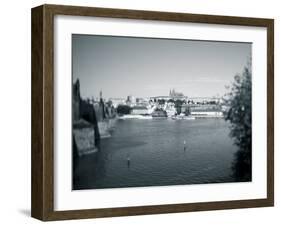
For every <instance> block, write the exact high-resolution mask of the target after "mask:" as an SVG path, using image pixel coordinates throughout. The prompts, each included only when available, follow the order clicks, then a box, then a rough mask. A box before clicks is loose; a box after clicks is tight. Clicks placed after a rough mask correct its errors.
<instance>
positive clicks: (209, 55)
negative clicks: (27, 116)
mask: <svg viewBox="0 0 281 226" xmlns="http://www.w3.org/2000/svg"><path fill="white" fill-rule="evenodd" d="M251 61H252V43H250V42H226V41H224V42H223V41H208V40H185V39H165V38H148V37H121V36H104V35H86V34H72V189H73V190H82V189H106V188H128V187H147V186H171V185H194V184H210V183H242V182H243V183H245V182H251V181H252V62H251Z"/></svg>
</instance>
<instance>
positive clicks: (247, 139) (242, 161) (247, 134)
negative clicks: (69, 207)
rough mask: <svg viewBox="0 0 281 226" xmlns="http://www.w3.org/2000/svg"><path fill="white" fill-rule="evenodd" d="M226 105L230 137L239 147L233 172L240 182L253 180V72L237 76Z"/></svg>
mask: <svg viewBox="0 0 281 226" xmlns="http://www.w3.org/2000/svg"><path fill="white" fill-rule="evenodd" d="M225 104H226V105H227V106H229V108H228V110H227V111H226V113H225V119H226V120H228V121H229V122H230V123H231V133H230V136H231V137H233V139H234V143H235V144H236V145H237V146H238V148H239V149H238V151H237V153H236V155H235V161H234V163H233V172H234V174H235V177H236V178H237V180H239V181H249V180H251V177H252V176H251V174H252V173H251V172H252V170H251V169H252V71H251V68H250V66H247V67H245V68H244V71H243V73H242V74H241V75H238V74H237V75H235V77H234V82H233V84H232V87H231V90H230V92H229V93H228V94H227V95H226V98H225Z"/></svg>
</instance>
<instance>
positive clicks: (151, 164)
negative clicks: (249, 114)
mask: <svg viewBox="0 0 281 226" xmlns="http://www.w3.org/2000/svg"><path fill="white" fill-rule="evenodd" d="M111 135H112V136H111V137H110V138H105V139H102V140H101V141H100V144H99V148H98V149H99V150H98V152H96V153H94V154H90V155H86V156H82V157H80V158H79V159H77V161H74V163H73V164H74V172H73V189H93V188H119V187H139V186H160V185H180V184H203V183H219V182H233V181H235V178H234V177H233V176H232V175H233V173H232V168H231V166H232V162H233V161H234V154H235V153H236V152H237V147H236V146H235V145H234V144H233V141H232V139H231V138H230V137H229V124H228V123H227V122H225V120H224V119H216V118H213V119H196V120H170V119H150V120H138V119H129V120H118V121H117V122H116V126H115V129H114V130H113V131H112V134H111ZM128 159H129V161H128Z"/></svg>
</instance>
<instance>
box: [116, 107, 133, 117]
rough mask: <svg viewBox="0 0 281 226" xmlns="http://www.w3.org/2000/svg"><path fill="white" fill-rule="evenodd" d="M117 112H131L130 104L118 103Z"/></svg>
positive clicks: (124, 113)
mask: <svg viewBox="0 0 281 226" xmlns="http://www.w3.org/2000/svg"><path fill="white" fill-rule="evenodd" d="M117 113H118V114H121V115H127V114H130V113H131V108H130V107H129V106H128V105H118V107H117Z"/></svg>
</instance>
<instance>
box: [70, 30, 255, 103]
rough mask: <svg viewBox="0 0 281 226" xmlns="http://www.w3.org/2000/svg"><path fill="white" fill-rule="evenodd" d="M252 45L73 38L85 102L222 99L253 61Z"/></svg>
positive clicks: (75, 72)
mask: <svg viewBox="0 0 281 226" xmlns="http://www.w3.org/2000/svg"><path fill="white" fill-rule="evenodd" d="M251 48H252V45H251V44H250V43H236V42H214V41H194V40H175V39H152V38H136V37H116V36H97V35H80V34H73V35H72V76H73V77H72V79H73V82H75V81H76V79H77V78H78V79H79V81H80V93H81V96H82V97H83V98H90V97H99V93H100V91H101V90H102V93H103V97H104V98H106V99H108V98H126V97H127V96H128V95H132V96H135V97H153V96H167V95H169V91H170V89H175V90H176V91H177V92H182V93H183V94H184V95H185V96H188V97H214V96H222V95H224V94H225V93H226V92H227V90H226V88H225V87H226V86H227V85H230V84H231V82H232V81H233V78H234V76H235V75H236V74H237V73H241V72H242V71H243V68H244V66H245V65H246V64H247V62H248V60H249V58H250V56H251Z"/></svg>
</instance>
